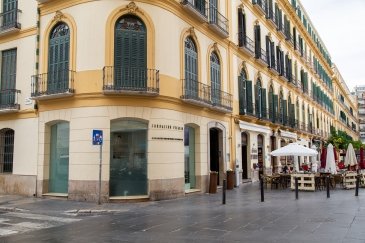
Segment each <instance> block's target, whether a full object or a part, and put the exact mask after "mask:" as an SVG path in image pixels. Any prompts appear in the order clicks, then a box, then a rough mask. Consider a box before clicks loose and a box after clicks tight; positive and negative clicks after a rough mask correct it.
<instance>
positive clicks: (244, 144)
mask: <svg viewBox="0 0 365 243" xmlns="http://www.w3.org/2000/svg"><path fill="white" fill-rule="evenodd" d="M241 152H242V179H248V166H247V163H248V159H247V134H246V133H244V132H243V133H241Z"/></svg>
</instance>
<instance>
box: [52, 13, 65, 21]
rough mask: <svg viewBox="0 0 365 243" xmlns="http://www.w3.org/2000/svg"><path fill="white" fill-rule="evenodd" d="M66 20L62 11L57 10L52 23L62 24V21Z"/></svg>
mask: <svg viewBox="0 0 365 243" xmlns="http://www.w3.org/2000/svg"><path fill="white" fill-rule="evenodd" d="M65 18H66V16H65V15H64V14H63V13H62V12H61V11H60V10H57V11H56V13H55V16H54V17H53V20H52V22H60V21H62V19H65Z"/></svg>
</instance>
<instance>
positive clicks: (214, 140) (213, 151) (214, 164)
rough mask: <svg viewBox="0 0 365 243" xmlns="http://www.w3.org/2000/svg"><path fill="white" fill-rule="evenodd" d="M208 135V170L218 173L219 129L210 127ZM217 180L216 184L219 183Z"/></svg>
mask: <svg viewBox="0 0 365 243" xmlns="http://www.w3.org/2000/svg"><path fill="white" fill-rule="evenodd" d="M209 135H210V171H216V172H217V173H218V178H220V175H219V169H220V168H219V158H220V153H221V152H220V150H219V130H218V129H216V128H211V129H210V130H209ZM219 181H220V180H217V184H218V185H219Z"/></svg>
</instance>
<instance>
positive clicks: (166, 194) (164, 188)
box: [149, 178, 185, 201]
mask: <svg viewBox="0 0 365 243" xmlns="http://www.w3.org/2000/svg"><path fill="white" fill-rule="evenodd" d="M149 182H150V183H149V185H150V188H149V190H150V200H154V201H156V200H164V199H173V198H178V197H183V196H184V195H185V190H184V188H185V180H184V178H175V179H162V180H150V181H149Z"/></svg>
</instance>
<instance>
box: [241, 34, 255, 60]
mask: <svg viewBox="0 0 365 243" xmlns="http://www.w3.org/2000/svg"><path fill="white" fill-rule="evenodd" d="M238 46H239V47H241V48H242V49H243V50H245V51H246V52H247V53H249V54H251V55H253V54H254V53H255V42H254V41H253V40H251V39H250V38H249V37H248V36H245V35H243V33H238Z"/></svg>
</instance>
